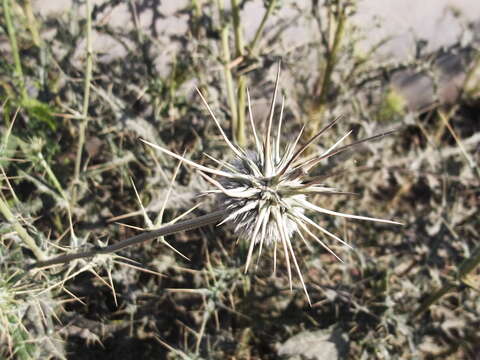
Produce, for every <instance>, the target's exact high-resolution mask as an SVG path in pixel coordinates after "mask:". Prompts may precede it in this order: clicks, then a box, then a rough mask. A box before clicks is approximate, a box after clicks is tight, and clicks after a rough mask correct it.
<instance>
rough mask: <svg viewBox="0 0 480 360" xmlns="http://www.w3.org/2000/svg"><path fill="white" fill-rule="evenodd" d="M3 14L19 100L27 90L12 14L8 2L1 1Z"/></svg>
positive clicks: (24, 95) (6, 0)
mask: <svg viewBox="0 0 480 360" xmlns="http://www.w3.org/2000/svg"><path fill="white" fill-rule="evenodd" d="M3 12H4V16H5V24H6V26H7V32H8V38H9V40H10V46H11V48H12V55H13V61H14V63H15V77H16V78H17V81H18V83H17V84H18V87H19V88H20V94H21V100H22V101H23V100H24V99H25V98H26V97H27V89H26V88H25V80H24V78H23V70H22V63H21V61H20V54H19V52H18V45H17V38H16V36H15V26H14V25H13V22H12V14H11V8H10V0H3Z"/></svg>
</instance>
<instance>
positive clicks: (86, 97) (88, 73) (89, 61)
mask: <svg viewBox="0 0 480 360" xmlns="http://www.w3.org/2000/svg"><path fill="white" fill-rule="evenodd" d="M85 6H86V16H87V24H86V30H87V58H86V69H85V83H84V90H83V107H82V116H81V117H82V122H81V123H80V128H79V134H78V147H77V156H76V158H75V172H74V179H73V193H72V207H73V206H74V205H75V202H76V200H77V195H78V194H77V191H78V184H79V181H80V166H81V162H82V152H83V145H84V143H85V132H86V129H87V126H88V104H89V101H90V82H91V80H92V69H93V51H92V13H91V9H90V7H91V6H90V0H87V1H86V3H85Z"/></svg>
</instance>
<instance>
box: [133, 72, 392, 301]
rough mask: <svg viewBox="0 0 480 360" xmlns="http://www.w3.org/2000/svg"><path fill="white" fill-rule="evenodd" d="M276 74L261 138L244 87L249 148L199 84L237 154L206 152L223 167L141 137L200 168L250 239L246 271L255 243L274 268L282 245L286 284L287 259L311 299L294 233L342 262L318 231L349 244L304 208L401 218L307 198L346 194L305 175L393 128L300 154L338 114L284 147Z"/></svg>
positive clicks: (228, 220)
mask: <svg viewBox="0 0 480 360" xmlns="http://www.w3.org/2000/svg"><path fill="white" fill-rule="evenodd" d="M279 77H280V67H279V69H278V72H277V77H276V81H275V89H274V94H273V98H272V102H271V105H270V111H269V115H268V120H267V126H266V131H265V134H264V136H263V139H262V141H261V140H260V138H259V136H258V134H257V131H256V130H255V125H254V122H253V116H252V108H251V103H250V94H249V93H248V90H247V99H248V109H249V119H250V123H251V127H252V132H253V138H254V140H255V151H253V152H252V151H247V150H245V149H242V148H241V147H239V146H236V145H234V144H233V143H232V142H231V141H230V140H229V139H228V137H227V136H226V135H225V132H224V131H223V129H222V127H221V126H220V123H219V122H218V120H217V118H216V117H215V114H214V113H213V111H212V109H211V108H210V106H209V105H208V103H207V101H206V100H205V98H204V97H203V95H202V93H201V92H200V91H199V90H198V89H197V92H198V94H199V95H200V97H201V98H202V101H203V102H204V104H205V106H206V107H207V109H208V111H209V113H210V115H211V117H212V118H213V121H214V122H215V124H216V126H217V127H218V129H219V131H220V133H221V135H222V137H223V139H224V140H225V142H226V143H227V145H228V147H229V148H230V149H231V150H232V151H233V153H234V155H235V159H234V160H233V161H232V162H230V163H226V162H223V161H221V160H218V159H215V158H213V157H212V156H210V155H207V156H208V157H209V158H210V159H211V160H213V161H214V162H215V163H217V164H218V165H220V166H221V170H218V169H214V168H210V167H206V166H203V165H200V164H197V163H195V162H193V161H191V160H188V159H186V158H184V157H182V156H180V155H177V154H175V153H173V152H171V151H169V150H167V149H165V148H162V147H160V146H158V145H155V144H152V143H150V142H148V141H145V140H142V141H144V142H145V143H147V144H148V145H150V146H152V147H154V148H156V149H158V150H160V151H162V152H164V153H166V154H168V155H170V156H173V157H174V158H177V159H180V160H183V161H184V162H185V163H187V164H189V165H191V166H193V167H195V168H196V169H198V170H199V174H200V175H201V176H202V177H203V178H205V179H206V180H207V181H208V182H210V183H211V184H212V185H213V186H214V187H215V189H213V190H210V191H208V192H209V193H214V194H216V195H217V197H218V201H217V203H218V206H219V207H220V208H222V209H224V210H225V217H224V219H223V221H222V222H221V223H220V224H223V223H231V224H233V225H234V228H235V233H236V234H238V236H239V238H240V239H243V240H244V241H247V242H248V243H249V248H248V255H247V259H246V263H245V271H247V270H248V268H249V266H250V263H251V260H252V256H253V252H254V249H255V247H256V246H257V247H258V248H259V254H258V258H260V256H261V253H262V249H263V246H264V245H266V246H273V247H274V271H275V268H276V260H277V256H276V254H277V247H280V248H282V249H283V253H284V257H285V261H286V265H287V271H288V278H289V284H290V289H292V274H291V263H292V262H293V265H294V267H295V269H296V271H297V273H298V276H299V278H300V281H301V283H302V286H303V289H304V291H305V294H306V296H307V299H308V301H309V303H310V298H309V296H308V292H307V289H306V286H305V283H304V280H303V276H302V274H301V271H300V267H299V264H298V261H297V258H296V256H295V253H294V250H293V246H292V241H293V240H294V235H295V234H296V235H298V237H299V238H300V239H301V240H302V241H303V242H305V243H306V239H305V238H306V237H307V236H309V237H311V238H313V239H314V240H315V241H316V242H318V243H319V244H320V245H321V246H322V247H323V248H325V249H326V250H327V251H328V252H329V253H331V254H332V255H333V256H335V257H336V258H337V259H338V260H340V261H341V259H340V258H339V257H338V256H337V255H336V254H335V253H334V252H333V251H332V250H331V249H330V248H329V247H328V246H327V245H326V244H325V243H324V242H323V241H322V240H320V238H319V237H318V236H317V235H316V233H318V232H321V233H322V234H324V235H326V236H328V237H331V238H333V239H334V240H336V241H338V242H340V243H341V244H343V245H344V246H346V247H349V248H351V247H350V245H348V244H347V243H346V242H345V241H343V240H342V239H340V238H339V237H338V236H336V235H335V234H333V233H331V232H330V231H328V230H327V229H325V228H324V227H322V226H320V225H318V224H317V223H316V222H315V221H313V220H311V219H310V218H309V217H308V216H307V215H306V212H307V211H311V212H317V213H322V214H327V215H334V216H340V217H344V218H350V219H359V220H368V221H377V222H383V223H391V224H399V223H397V222H395V221H391V220H383V219H377V218H371V217H366V216H359V215H350V214H345V213H340V212H336V211H333V210H329V209H324V208H322V207H320V206H317V205H315V204H313V203H312V202H310V201H309V200H308V197H309V196H312V195H316V194H324V195H336V194H350V193H346V192H341V191H337V190H336V189H335V188H332V187H329V186H326V185H324V184H323V182H324V180H325V179H326V178H327V177H328V176H309V173H310V171H311V170H312V169H313V168H314V167H315V166H317V165H318V164H319V163H320V162H321V161H322V160H325V159H327V158H329V157H331V156H333V155H335V154H338V153H340V152H342V151H345V150H347V149H348V148H350V147H351V146H354V145H357V144H359V143H362V142H365V141H369V140H373V139H376V138H379V137H382V136H385V135H388V134H389V133H391V132H386V133H383V134H379V135H376V136H373V137H370V138H367V139H363V140H360V141H356V142H353V143H351V144H349V145H344V146H340V144H341V143H342V141H343V140H344V139H345V138H346V137H347V136H348V135H350V133H351V131H350V132H348V133H347V134H345V135H344V136H342V137H341V138H340V139H339V140H338V141H337V142H336V143H335V144H334V145H333V146H331V147H330V148H329V149H328V150H326V151H325V152H323V153H321V154H316V155H314V156H310V157H307V158H303V157H302V155H303V154H304V152H305V150H306V149H307V148H308V147H309V146H310V145H311V144H312V143H313V142H314V141H315V140H317V139H318V138H319V137H320V136H321V135H322V134H324V133H325V132H326V131H327V130H328V129H330V128H331V127H332V126H333V125H334V124H335V123H336V122H337V121H338V119H339V118H337V119H335V120H334V121H332V122H331V123H330V124H328V125H327V126H326V127H325V128H323V129H322V130H321V131H320V132H319V133H317V134H316V135H315V136H313V137H312V138H311V139H310V140H308V141H307V142H306V143H305V144H303V145H302V146H298V143H299V140H300V138H301V136H302V134H303V128H302V129H301V131H300V132H299V134H298V135H297V137H296V139H295V140H294V141H293V142H292V143H288V144H287V145H286V147H285V148H284V149H281V146H280V139H281V135H282V117H283V109H284V100H282V105H281V109H280V114H279V116H278V125H277V131H276V133H275V134H274V135H273V136H272V127H273V118H274V113H275V111H274V108H275V103H276V100H277V90H278V82H279ZM211 175H216V176H217V177H218V180H217V179H214V178H213V177H212V176H211Z"/></svg>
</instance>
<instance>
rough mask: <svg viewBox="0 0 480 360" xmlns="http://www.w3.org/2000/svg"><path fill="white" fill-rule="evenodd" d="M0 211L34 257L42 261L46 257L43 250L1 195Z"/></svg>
mask: <svg viewBox="0 0 480 360" xmlns="http://www.w3.org/2000/svg"><path fill="white" fill-rule="evenodd" d="M0 213H1V214H2V215H3V216H4V217H5V219H6V220H7V221H8V222H9V223H10V224H12V227H13V229H14V230H15V231H16V232H17V234H18V236H20V238H21V239H22V240H23V242H24V243H25V245H26V246H27V247H28V248H29V249H30V250H31V251H32V252H33V254H34V255H35V257H36V258H37V259H38V260H39V261H44V260H45V259H46V258H47V257H46V256H45V254H44V253H43V251H42V250H41V249H40V248H39V247H38V246H37V244H36V243H35V240H34V239H33V238H32V237H31V236H30V235H29V234H28V232H27V231H26V230H25V229H24V227H23V226H22V225H21V224H20V222H19V221H18V220H17V218H16V217H15V215H13V213H12V212H11V210H10V208H9V207H8V205H7V203H6V202H5V201H4V199H3V198H2V197H0Z"/></svg>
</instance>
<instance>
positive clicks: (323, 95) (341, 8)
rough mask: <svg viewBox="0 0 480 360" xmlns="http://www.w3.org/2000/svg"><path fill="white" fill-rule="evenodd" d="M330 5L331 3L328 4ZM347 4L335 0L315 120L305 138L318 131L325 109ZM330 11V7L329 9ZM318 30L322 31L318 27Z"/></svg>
mask: <svg viewBox="0 0 480 360" xmlns="http://www.w3.org/2000/svg"><path fill="white" fill-rule="evenodd" d="M329 6H332V5H329ZM347 6H348V5H342V4H341V0H337V1H336V7H337V16H336V17H332V22H334V21H336V27H335V34H334V37H333V40H332V41H328V48H327V49H326V53H327V56H326V64H325V69H324V71H323V75H322V76H321V82H320V86H319V88H320V90H319V92H317V98H316V99H315V100H314V104H313V108H312V110H311V115H313V117H314V118H315V121H312V122H310V124H311V126H310V128H309V129H308V131H307V132H306V136H307V138H310V137H311V136H312V135H313V134H315V133H317V132H318V128H319V127H320V122H319V118H320V117H321V115H322V114H323V111H324V109H325V105H326V100H327V94H328V89H329V86H330V83H331V79H332V74H333V71H334V69H335V65H336V64H337V58H338V51H339V49H340V45H341V43H342V39H343V34H344V31H345V24H346V20H347ZM330 11H331V9H330ZM320 31H322V30H321V29H320Z"/></svg>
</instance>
